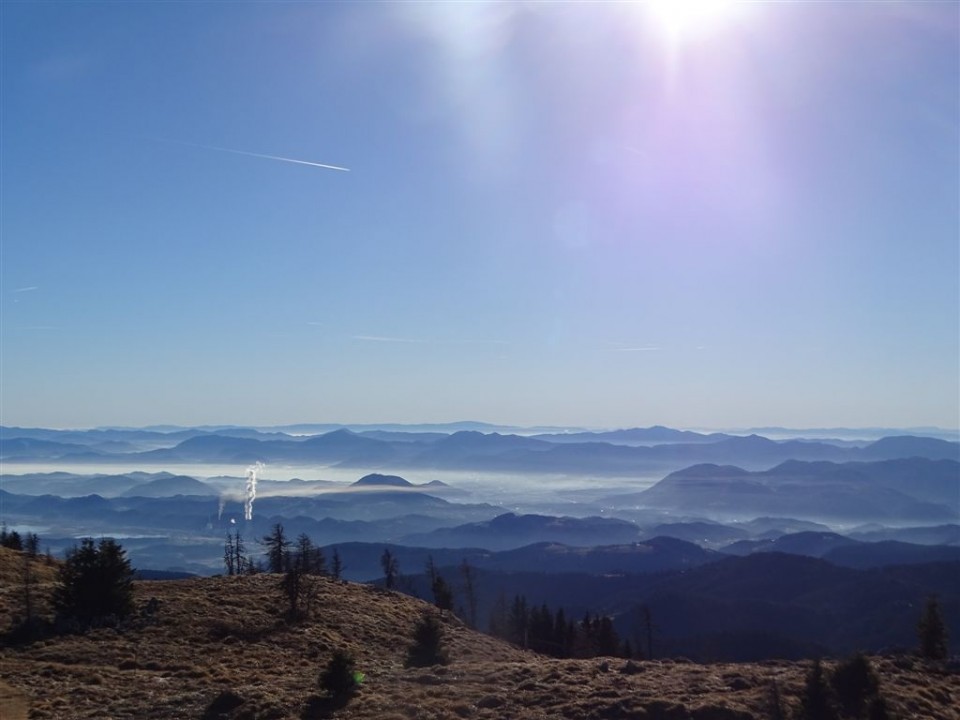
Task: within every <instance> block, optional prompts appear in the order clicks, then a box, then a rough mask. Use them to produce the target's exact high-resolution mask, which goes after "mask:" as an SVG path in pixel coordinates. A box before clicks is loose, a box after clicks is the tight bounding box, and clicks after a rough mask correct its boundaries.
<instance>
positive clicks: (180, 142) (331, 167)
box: [158, 138, 350, 172]
mask: <svg viewBox="0 0 960 720" xmlns="http://www.w3.org/2000/svg"><path fill="white" fill-rule="evenodd" d="M158 139H159V138H158ZM161 142H170V143H176V144H177V145H188V146H190V147H198V148H203V149H205V150H216V151H218V152H228V153H233V154H235V155H248V156H250V157H258V158H265V159H267V160H281V161H283V162H289V163H296V164H297V165H310V166H311V167H318V168H324V169H326V170H339V171H340V172H350V168H345V167H340V166H339V165H327V164H325V163H317V162H310V161H309V160H297V159H296V158H288V157H282V156H280V155H265V154H264V153H255V152H250V151H249V150H236V149H234V148H225V147H218V146H216V145H205V144H202V143H191V142H185V141H183V140H166V139H163V140H161Z"/></svg>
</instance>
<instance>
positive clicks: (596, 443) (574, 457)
mask: <svg viewBox="0 0 960 720" xmlns="http://www.w3.org/2000/svg"><path fill="white" fill-rule="evenodd" d="M164 439H166V443H165V444H164ZM911 457H921V458H926V459H929V460H955V461H956V460H960V443H957V442H950V441H947V440H942V439H938V438H932V437H919V436H891V437H885V438H881V439H879V440H877V441H875V442H871V443H867V444H864V445H863V446H856V445H851V444H850V443H849V442H847V441H842V442H841V441H837V443H836V444H832V443H830V442H829V441H808V440H797V439H793V440H782V441H774V440H771V439H769V438H765V437H762V436H760V435H748V436H734V435H727V434H723V433H714V434H706V435H704V434H699V433H693V432H689V431H680V430H672V429H670V428H665V427H653V428H645V429H642V428H635V429H630V430H620V431H613V432H605V433H545V434H540V435H536V436H529V435H517V434H499V433H496V432H486V433H484V432H479V431H477V430H458V431H456V432H453V433H451V434H439V433H436V432H430V433H424V434H417V433H402V432H400V431H383V430H375V431H370V432H369V433H357V432H353V431H351V430H347V429H338V430H333V431H331V432H327V433H325V434H322V435H312V436H308V437H294V436H291V435H287V434H284V433H276V432H272V433H262V432H259V431H256V430H251V429H232V430H230V429H225V430H222V431H219V432H217V433H208V432H203V431H200V430H188V431H178V432H174V433H169V434H167V435H163V434H161V433H157V432H154V431H133V430H131V431H120V430H110V431H106V430H92V431H53V430H28V429H22V428H0V459H3V460H8V461H17V462H32V461H38V462H58V463H73V464H79V463H84V462H97V463H100V464H102V463H109V462H121V463H124V464H127V465H130V464H136V463H143V464H178V463H220V464H223V463H228V464H230V463H232V464H248V463H252V462H255V461H258V460H259V461H263V462H269V463H286V464H294V465H296V464H305V463H313V464H316V463H320V464H327V465H338V466H341V467H356V468H385V469H392V470H403V469H411V468H417V469H444V470H473V471H490V472H496V471H505V472H506V471H509V472H550V473H556V472H563V473H569V472H589V473H594V474H605V475H630V474H637V473H650V472H667V471H669V470H676V469H680V468H682V467H685V466H688V465H691V464H696V463H713V464H720V465H727V464H736V465H738V466H740V467H743V468H746V469H748V470H758V469H765V468H769V467H772V466H773V465H776V464H778V463H782V462H785V461H787V460H806V461H831V462H850V461H861V462H864V461H871V460H890V459H899V458H911Z"/></svg>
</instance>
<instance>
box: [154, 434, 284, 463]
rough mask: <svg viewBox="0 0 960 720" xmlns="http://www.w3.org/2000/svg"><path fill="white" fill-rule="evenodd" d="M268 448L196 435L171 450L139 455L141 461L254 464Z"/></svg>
mask: <svg viewBox="0 0 960 720" xmlns="http://www.w3.org/2000/svg"><path fill="white" fill-rule="evenodd" d="M268 452H269V451H268V447H266V446H265V445H264V444H263V443H262V442H261V441H259V440H255V439H253V438H239V437H229V436H226V435H197V436H195V437H191V438H187V439H186V440H184V441H183V442H181V443H178V444H177V445H176V446H174V447H172V448H163V449H160V450H151V451H147V452H144V453H140V454H139V457H140V458H142V459H151V458H155V459H157V460H165V459H170V460H181V461H195V462H240V463H247V462H254V461H256V460H258V459H260V458H261V457H263V456H264V455H266V454H268Z"/></svg>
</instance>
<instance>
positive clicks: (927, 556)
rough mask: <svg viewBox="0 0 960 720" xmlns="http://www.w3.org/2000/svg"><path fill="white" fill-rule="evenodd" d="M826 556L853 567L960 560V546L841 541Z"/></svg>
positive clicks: (836, 562)
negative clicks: (845, 542) (842, 543)
mask: <svg viewBox="0 0 960 720" xmlns="http://www.w3.org/2000/svg"><path fill="white" fill-rule="evenodd" d="M822 557H823V559H824V560H827V561H828V562H831V563H833V564H834V565H841V566H843V567H852V568H861V569H866V568H877V567H885V566H887V565H917V564H922V563H935V562H960V547H956V546H950V545H916V544H913V543H905V542H898V541H896V540H881V541H879V542H872V543H860V542H858V543H854V544H850V545H841V546H838V547H836V548H834V549H832V550H830V551H828V552H825V553H824V554H823V555H822Z"/></svg>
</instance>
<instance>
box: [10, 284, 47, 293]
mask: <svg viewBox="0 0 960 720" xmlns="http://www.w3.org/2000/svg"><path fill="white" fill-rule="evenodd" d="M39 289H40V286H39V285H30V286H28V287H22V288H16V289H14V290H11V291H10V292H12V293H25V292H33V291H34V290H39Z"/></svg>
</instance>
